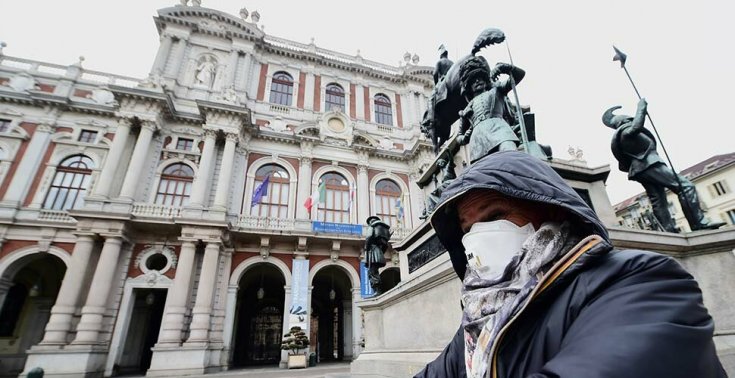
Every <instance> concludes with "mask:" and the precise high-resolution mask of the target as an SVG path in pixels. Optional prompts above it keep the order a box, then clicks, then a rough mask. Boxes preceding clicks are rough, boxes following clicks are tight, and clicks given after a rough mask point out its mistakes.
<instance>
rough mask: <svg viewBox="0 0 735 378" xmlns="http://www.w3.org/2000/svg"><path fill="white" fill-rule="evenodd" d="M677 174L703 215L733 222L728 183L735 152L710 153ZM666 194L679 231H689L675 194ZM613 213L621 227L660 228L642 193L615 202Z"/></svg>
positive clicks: (734, 171)
mask: <svg viewBox="0 0 735 378" xmlns="http://www.w3.org/2000/svg"><path fill="white" fill-rule="evenodd" d="M679 174H680V175H682V176H684V177H686V178H687V179H689V181H691V182H692V184H694V187H695V188H696V189H697V193H699V200H700V203H701V205H702V209H703V210H704V211H705V214H706V216H707V217H709V218H710V219H711V220H712V221H715V222H719V221H721V222H725V223H727V224H728V225H730V226H733V225H735V193H734V192H733V189H731V186H730V185H735V152H733V153H729V154H722V155H715V156H712V157H710V158H709V159H706V160H703V161H701V162H699V163H697V164H695V165H693V166H691V167H689V168H687V169H684V170H683V171H681V172H680V173H679ZM666 193H667V200H668V201H669V212H671V214H672V216H673V217H674V220H675V221H676V226H677V227H679V229H680V230H682V231H683V232H689V231H691V229H690V228H689V223H687V220H686V218H685V217H684V212H683V211H682V209H681V204H680V203H679V200H678V199H677V197H676V194H674V193H672V192H671V191H669V190H667V191H666ZM615 215H616V217H617V218H618V223H619V224H620V225H621V226H623V227H631V228H638V229H642V230H660V227H659V226H658V221H657V220H656V218H655V217H654V216H653V210H652V207H651V202H650V201H649V200H648V196H646V193H645V192H644V193H639V194H636V195H635V196H632V197H630V198H628V199H626V200H624V201H622V202H620V203H618V204H617V205H615ZM725 227H727V226H725Z"/></svg>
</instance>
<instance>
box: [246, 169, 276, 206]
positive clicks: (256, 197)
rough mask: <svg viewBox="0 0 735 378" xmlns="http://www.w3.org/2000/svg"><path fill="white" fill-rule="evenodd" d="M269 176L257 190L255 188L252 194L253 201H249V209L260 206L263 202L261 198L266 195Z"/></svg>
mask: <svg viewBox="0 0 735 378" xmlns="http://www.w3.org/2000/svg"><path fill="white" fill-rule="evenodd" d="M270 179H271V176H270V175H268V176H266V178H265V180H263V182H261V183H260V185H258V187H257V188H255V191H254V192H253V200H252V201H250V207H253V206H255V205H258V204H260V201H262V200H263V197H265V196H267V195H268V182H269V181H270Z"/></svg>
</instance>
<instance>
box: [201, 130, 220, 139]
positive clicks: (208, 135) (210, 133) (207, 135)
mask: <svg viewBox="0 0 735 378" xmlns="http://www.w3.org/2000/svg"><path fill="white" fill-rule="evenodd" d="M204 139H217V131H215V130H211V129H206V130H204Z"/></svg>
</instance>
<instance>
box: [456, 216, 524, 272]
mask: <svg viewBox="0 0 735 378" xmlns="http://www.w3.org/2000/svg"><path fill="white" fill-rule="evenodd" d="M534 232H536V230H535V229H534V228H533V225H532V224H531V223H528V224H527V225H525V226H523V227H518V226H516V225H515V223H513V222H510V221H507V220H496V221H492V222H477V223H475V224H473V225H472V228H470V231H469V232H468V233H466V234H465V235H464V237H462V245H464V248H465V255H466V256H467V262H468V263H469V265H470V267H472V268H473V269H474V270H476V271H477V272H478V274H479V275H480V277H482V278H485V279H495V278H498V277H499V276H500V275H502V274H503V270H505V267H506V266H508V263H510V261H511V259H512V258H513V256H515V255H517V254H518V253H519V252H520V251H521V247H522V246H523V242H525V241H526V239H528V237H529V236H531V235H533V234H534Z"/></svg>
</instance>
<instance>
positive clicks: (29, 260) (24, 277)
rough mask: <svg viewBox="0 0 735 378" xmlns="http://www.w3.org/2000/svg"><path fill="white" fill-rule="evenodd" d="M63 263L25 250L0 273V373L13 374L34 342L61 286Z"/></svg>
mask: <svg viewBox="0 0 735 378" xmlns="http://www.w3.org/2000/svg"><path fill="white" fill-rule="evenodd" d="M65 272H66V264H65V263H64V261H62V260H61V259H60V258H59V257H57V256H55V255H54V254H50V253H40V252H38V253H29V254H27V255H25V256H23V257H21V258H19V259H17V260H15V261H14V262H12V263H11V264H10V265H9V266H8V267H7V269H5V270H4V271H3V273H2V277H1V278H0V286H3V288H2V291H3V294H4V298H2V303H1V304H0V350H2V352H0V359H2V364H0V375H3V376H5V375H8V376H10V375H12V376H17V375H18V374H20V372H21V371H22V370H23V367H24V365H25V360H26V357H27V356H26V350H28V349H29V348H30V347H31V346H33V345H35V344H38V342H40V341H41V339H42V338H43V331H44V327H45V326H46V323H47V322H48V319H49V316H50V314H51V307H52V306H53V305H54V303H55V302H56V296H57V295H58V294H59V289H60V288H61V281H62V280H63V278H64V273H65Z"/></svg>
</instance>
